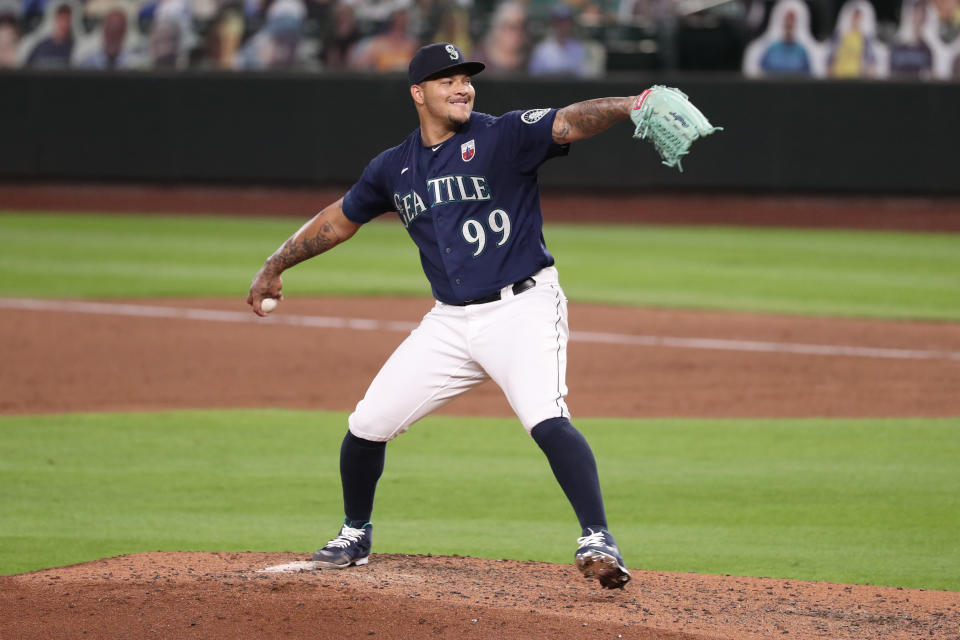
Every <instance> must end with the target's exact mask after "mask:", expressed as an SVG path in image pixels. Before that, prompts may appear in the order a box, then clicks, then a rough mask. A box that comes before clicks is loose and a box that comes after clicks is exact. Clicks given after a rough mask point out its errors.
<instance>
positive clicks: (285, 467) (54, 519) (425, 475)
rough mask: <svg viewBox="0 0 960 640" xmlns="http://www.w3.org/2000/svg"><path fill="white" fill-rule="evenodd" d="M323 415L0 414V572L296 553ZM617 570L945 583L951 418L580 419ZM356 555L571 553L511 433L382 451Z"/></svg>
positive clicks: (325, 508) (531, 449)
mask: <svg viewBox="0 0 960 640" xmlns="http://www.w3.org/2000/svg"><path fill="white" fill-rule="evenodd" d="M345 421H346V416H345V414H342V413H321V412H316V413H313V412H295V411H281V410H271V411H191V412H170V413H159V414H103V415H99V414H84V415H58V416H31V417H3V418H0V442H2V449H0V512H2V513H3V517H2V518H0V573H3V574H10V573H16V572H22V571H27V570H31V569H36V568H41V567H49V566H57V565H63V564H67V563H72V562H81V561H86V560H91V559H95V558H100V557H104V556H112V555H116V554H121V553H131V552H139V551H152V550H200V551H203V550H208V551H212V550H217V551H242V550H255V551H283V550H289V551H297V552H309V551H312V550H313V549H315V548H316V546H317V545H318V543H322V542H324V541H326V539H328V538H329V537H331V535H332V534H333V533H334V532H335V530H336V528H337V527H338V522H339V519H340V518H341V517H342V516H341V511H340V490H339V479H338V471H337V460H338V450H339V443H340V440H341V438H342V436H343V433H344V431H345ZM578 426H579V427H580V428H581V430H582V431H584V432H585V434H586V435H587V437H588V438H589V439H590V441H591V444H592V446H593V448H594V450H595V452H596V453H597V457H598V460H599V463H600V470H601V477H602V481H603V484H604V488H605V493H606V498H607V509H608V513H609V516H610V519H611V526H612V528H613V531H614V532H615V534H616V535H617V537H618V541H619V542H620V543H621V546H622V548H623V549H624V552H625V555H626V559H627V562H628V564H629V566H631V567H639V568H644V569H656V570H669V571H695V572H702V573H719V574H734V575H754V576H774V577H789V578H793V579H810V580H829V581H835V582H853V583H865V582H869V583H871V584H886V585H895V586H903V587H922V588H927V589H947V590H955V591H956V590H960V545H957V531H960V466H958V465H957V464H956V461H957V460H958V459H960V419H937V420H917V419H910V420H903V419H897V420H893V419H888V420H816V419H805V420H778V421H772V420H616V419H594V420H581V421H579V422H578ZM377 497H378V503H377V510H376V514H375V523H376V538H375V540H376V546H375V551H377V552H381V553H386V552H403V553H434V554H461V555H473V556H479V557H489V558H516V559H533V560H541V561H549V562H569V561H570V560H571V556H572V552H573V547H574V537H575V536H576V534H577V533H578V532H577V528H576V525H575V519H574V517H573V513H572V511H571V509H570V507H569V505H568V504H567V502H566V500H565V499H564V498H563V496H562V494H561V492H560V490H559V488H558V487H557V485H556V483H555V482H554V480H553V477H552V475H551V473H550V470H549V467H548V465H547V464H546V461H545V460H544V458H543V455H542V453H541V452H540V451H539V449H538V448H537V447H536V446H535V444H534V443H533V442H532V440H530V439H529V437H528V436H527V435H526V434H525V433H524V432H523V430H522V428H521V427H520V426H519V424H517V423H516V421H515V420H509V419H479V418H450V417H442V416H435V417H431V418H428V419H426V420H424V421H423V422H422V423H419V424H418V425H416V426H415V427H414V428H413V429H412V430H411V432H410V433H409V434H406V435H404V436H402V437H400V438H399V439H398V440H396V441H395V442H393V443H391V444H390V445H389V448H388V455H387V471H386V473H385V475H384V478H383V480H382V482H381V485H380V489H379V491H378V496H377Z"/></svg>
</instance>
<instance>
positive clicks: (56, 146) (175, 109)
mask: <svg viewBox="0 0 960 640" xmlns="http://www.w3.org/2000/svg"><path fill="white" fill-rule="evenodd" d="M658 80H659V81H660V82H666V83H668V84H672V85H676V86H679V87H680V88H682V89H683V90H685V91H686V92H687V93H688V94H689V95H690V96H691V97H692V98H693V99H694V101H695V102H696V104H698V105H699V106H701V108H702V109H703V111H704V112H705V113H706V114H707V115H708V116H709V117H710V119H711V120H712V121H713V122H714V124H719V125H722V126H724V127H726V131H725V132H723V133H721V134H718V135H715V136H713V137H711V138H707V139H705V140H703V141H701V142H698V143H697V144H696V145H695V146H694V153H693V155H692V156H691V157H690V158H689V159H688V160H687V161H686V163H685V165H686V170H685V173H684V174H683V175H682V176H681V175H679V174H677V173H676V172H675V171H673V170H668V169H666V168H665V167H661V166H659V164H658V161H657V159H656V156H655V154H654V152H653V150H652V148H651V147H649V146H648V145H639V144H638V143H636V142H635V141H633V140H632V139H631V137H630V127H629V126H628V125H627V124H621V125H618V126H617V127H615V128H614V130H613V131H612V132H610V133H607V134H605V135H602V136H599V137H597V138H595V139H592V140H588V141H585V142H581V143H578V144H576V145H574V149H573V152H572V154H571V157H570V158H568V159H565V160H558V161H553V162H551V163H548V165H546V166H545V167H544V169H543V171H542V173H541V176H542V180H543V182H544V183H545V184H553V185H565V186H571V187H618V188H622V187H626V188H628V189H629V188H649V187H656V188H667V189H669V188H671V187H674V186H677V187H679V186H682V187H684V188H702V189H730V190H751V189H764V190H766V189H774V190H791V191H841V192H842V191H846V192H877V193H960V161H958V158H960V83H895V82H882V83H880V82H877V83H861V82H845V83H831V82H824V81H801V82H757V81H746V80H743V79H740V78H738V77H730V78H718V77H676V78H659V79H658ZM652 82H653V79H651V78H647V79H639V80H633V81H630V82H624V81H611V80H608V81H598V82H580V81H531V80H503V79H495V78H492V77H487V78H484V77H483V76H479V77H478V78H477V83H476V84H477V89H478V99H477V105H476V108H477V110H480V111H486V112H488V113H494V114H497V113H502V112H504V111H508V110H510V109H515V108H534V107H543V106H563V105H566V104H569V103H571V102H574V101H578V100H584V99H587V98H591V97H600V96H606V95H631V94H635V93H638V92H639V91H640V90H642V89H643V88H645V87H646V86H648V85H649V84H651V83H652ZM0 122H2V136H0V179H3V180H8V181H9V180H22V179H37V180H62V179H69V180H77V179H80V180H85V179H90V180H97V181H114V180H116V181H155V182H174V181H175V182H216V183H250V182H253V183H259V184H271V183H275V184H280V183H282V184H320V183H328V182H336V183H350V182H352V181H353V180H354V179H355V178H356V176H357V175H358V174H359V172H360V171H361V170H362V168H363V166H364V165H365V164H366V162H367V161H368V160H369V159H370V158H371V157H372V156H373V155H375V154H376V153H378V152H379V151H381V150H382V149H384V148H386V147H388V146H392V145H394V144H397V143H399V142H400V141H401V140H402V139H403V138H404V136H405V135H406V134H407V133H408V132H409V131H410V130H411V129H412V128H414V127H415V126H416V119H415V114H414V111H413V108H412V107H411V105H410V101H409V97H408V96H407V88H406V83H405V82H404V79H403V78H401V77H382V76H352V75H319V76H318V75H251V74H243V75H239V74H217V75H199V74H176V75H157V74H100V73H85V74H76V73H62V74H61V73H42V74H41V73H27V72H10V73H4V74H0Z"/></svg>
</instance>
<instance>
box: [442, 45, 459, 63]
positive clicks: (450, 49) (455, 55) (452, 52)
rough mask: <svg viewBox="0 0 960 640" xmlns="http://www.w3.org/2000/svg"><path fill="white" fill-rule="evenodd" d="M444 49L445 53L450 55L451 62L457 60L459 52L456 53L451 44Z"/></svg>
mask: <svg viewBox="0 0 960 640" xmlns="http://www.w3.org/2000/svg"><path fill="white" fill-rule="evenodd" d="M444 49H446V50H447V53H449V54H450V59H451V60H458V59H459V58H460V52H459V51H457V48H456V47H455V46H453V45H452V44H448V45H447V46H445V47H444Z"/></svg>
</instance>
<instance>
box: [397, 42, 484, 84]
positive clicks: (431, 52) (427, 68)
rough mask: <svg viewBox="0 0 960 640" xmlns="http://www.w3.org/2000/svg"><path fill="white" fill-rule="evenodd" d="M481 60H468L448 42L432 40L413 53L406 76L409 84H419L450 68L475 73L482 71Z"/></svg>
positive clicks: (455, 46) (457, 48) (458, 48)
mask: <svg viewBox="0 0 960 640" xmlns="http://www.w3.org/2000/svg"><path fill="white" fill-rule="evenodd" d="M484 66H485V65H484V64H483V63H482V62H468V61H467V58H466V56H464V55H463V51H461V50H460V47H458V46H457V45H455V44H450V43H449V42H434V43H433V44H428V45H427V46H425V47H420V49H419V50H418V51H417V52H416V53H415V54H414V55H413V59H412V60H411V61H410V68H409V69H408V70H407V78H408V79H409V80H410V84H411V85H414V84H420V83H421V82H423V81H424V80H426V79H427V78H429V77H430V76H432V75H435V74H438V73H440V72H441V71H450V70H451V69H463V72H464V73H466V74H467V75H471V76H472V75H475V74H478V73H480V72H481V71H483V68H484Z"/></svg>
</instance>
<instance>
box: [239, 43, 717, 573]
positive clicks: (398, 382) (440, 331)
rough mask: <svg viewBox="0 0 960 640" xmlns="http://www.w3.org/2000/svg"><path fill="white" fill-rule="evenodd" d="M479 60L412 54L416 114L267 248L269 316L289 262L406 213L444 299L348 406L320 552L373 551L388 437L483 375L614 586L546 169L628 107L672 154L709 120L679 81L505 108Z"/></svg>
mask: <svg viewBox="0 0 960 640" xmlns="http://www.w3.org/2000/svg"><path fill="white" fill-rule="evenodd" d="M483 68H484V65H483V64H482V63H479V62H470V61H467V60H466V59H465V58H464V55H463V52H462V51H461V50H460V49H459V48H457V47H456V46H455V45H453V44H449V43H442V42H441V43H435V44H431V45H428V46H425V47H423V48H421V49H420V50H419V51H418V52H417V53H416V55H414V57H413V59H412V60H411V62H410V66H409V73H408V76H409V83H410V97H411V98H412V100H413V104H414V107H415V108H416V110H417V115H418V116H419V120H420V126H419V128H418V129H416V130H415V131H413V132H412V133H411V134H410V135H409V136H407V138H406V140H404V141H403V142H402V143H401V144H399V145H397V146H395V147H393V148H391V149H387V150H386V151H384V152H383V153H381V154H380V155H378V156H377V157H375V158H374V159H373V160H372V161H371V162H370V163H369V164H368V165H367V167H366V169H365V170H364V171H363V174H362V175H361V176H360V179H359V180H358V181H357V182H356V184H354V185H353V186H352V187H351V188H350V190H349V191H347V193H346V195H344V196H343V197H342V198H341V199H340V200H337V201H336V202H334V203H333V204H331V205H329V206H328V207H326V208H325V209H323V210H322V211H321V212H320V213H318V214H317V215H316V216H315V217H314V218H313V219H312V220H310V221H309V222H307V223H306V224H305V225H304V226H303V227H302V228H301V229H300V230H299V231H297V232H296V233H295V234H294V235H293V236H292V237H291V238H290V239H288V240H287V241H286V242H285V243H284V244H283V246H281V247H280V248H279V249H278V250H277V251H276V252H275V253H274V254H273V255H271V256H270V257H269V258H268V259H267V261H266V263H265V264H264V265H263V268H262V269H260V271H259V273H257V275H256V277H255V278H254V280H253V283H252V285H251V287H250V294H249V296H248V297H247V303H248V304H250V305H251V306H252V307H253V311H254V313H256V314H258V315H260V316H263V315H265V313H266V311H265V310H264V307H263V302H264V300H265V299H270V300H271V302H270V304H271V305H272V304H273V302H272V301H273V300H276V299H282V294H281V287H282V280H281V274H282V273H283V272H284V271H285V270H286V269H289V268H290V267H292V266H294V265H296V264H298V263H300V262H302V261H304V260H307V259H309V258H312V257H314V256H316V255H319V254H321V253H324V252H326V251H328V250H330V249H332V248H333V247H335V246H336V245H338V244H340V243H341V242H344V241H346V240H349V239H350V238H351V237H352V236H353V235H354V233H356V231H357V229H359V228H360V226H361V225H363V224H364V223H366V222H369V221H370V220H372V219H374V218H376V217H378V216H380V215H382V214H384V213H387V212H390V213H392V214H394V215H397V216H398V217H399V219H400V222H401V223H402V224H403V226H404V227H405V228H406V230H407V232H408V233H409V234H410V238H411V239H412V240H413V242H414V243H415V244H416V245H417V248H418V249H419V251H420V260H421V263H422V265H423V271H424V273H425V274H426V276H427V279H428V280H429V281H430V285H431V287H432V291H433V296H434V298H436V303H435V304H434V306H433V308H432V309H431V310H430V311H429V313H427V314H426V315H425V316H424V318H423V320H422V321H421V323H420V325H419V326H418V327H417V328H416V329H415V330H414V331H413V332H412V333H411V334H410V335H409V336H408V337H407V338H406V339H405V340H404V341H403V342H402V343H401V344H400V346H399V347H397V350H396V351H395V352H394V353H393V355H391V356H390V358H389V359H388V360H387V362H386V363H385V364H384V365H383V368H382V369H381V370H380V372H379V373H378V374H377V375H376V377H375V378H374V380H373V382H372V383H371V384H370V387H369V389H367V392H366V394H365V395H364V397H363V399H362V400H360V402H359V403H358V404H357V406H356V409H355V410H354V412H353V413H352V414H351V415H350V418H349V428H348V430H347V434H346V436H345V437H344V439H343V443H342V445H341V449H340V475H341V482H342V487H343V502H344V511H345V516H346V517H345V520H344V523H343V525H342V527H341V529H340V532H339V534H338V535H337V536H336V537H335V538H334V539H332V540H330V542H328V543H327V544H326V545H325V546H324V547H323V548H321V549H320V550H318V551H317V552H316V553H315V554H314V555H313V560H314V561H315V562H317V563H318V566H322V567H336V568H345V567H350V566H354V565H363V564H366V563H367V561H368V558H369V555H370V548H371V544H372V535H373V525H372V524H371V518H372V513H373V503H374V494H375V492H376V487H377V482H378V480H379V479H380V476H381V474H382V472H383V468H384V460H385V452H386V444H387V443H388V442H389V441H390V440H393V439H394V438H396V437H397V436H398V435H400V434H401V433H403V432H404V431H406V430H407V429H408V428H409V427H410V425H412V424H414V423H415V422H417V421H418V420H419V419H420V418H422V417H424V416H426V415H427V414H429V413H431V412H432V411H434V410H435V409H437V408H438V407H441V406H443V405H444V404H446V403H447V402H449V401H450V400H451V399H453V398H454V397H456V396H457V395H459V394H461V393H464V392H465V391H468V390H470V389H472V388H473V387H475V386H477V385H479V384H480V383H482V382H484V381H485V380H488V379H493V381H494V382H496V383H497V384H498V385H499V386H500V388H501V389H502V390H503V392H504V394H505V395H506V397H507V400H508V401H509V402H510V406H511V407H512V408H513V409H514V411H515V412H516V414H517V417H518V418H519V419H520V422H521V424H522V425H523V427H524V429H526V431H527V432H528V433H529V434H530V435H531V436H532V437H533V440H534V441H535V442H536V443H537V445H539V447H540V448H541V449H542V450H543V452H544V454H545V455H546V458H547V460H548V462H549V464H550V467H551V469H552V470H553V473H554V475H555V477H556V479H557V482H558V483H559V484H560V487H561V488H562V489H563V491H564V493H565V494H566V496H567V498H568V499H569V501H570V504H571V505H572V506H573V510H574V512H575V514H576V516H577V519H578V520H579V523H580V528H581V535H580V537H578V538H577V544H578V547H577V550H576V554H575V562H576V565H577V567H578V568H579V570H580V571H581V573H582V574H583V575H584V576H585V577H586V578H594V577H595V578H597V579H598V581H599V583H600V584H601V585H602V586H603V587H605V588H609V589H614V588H623V586H624V585H625V584H626V583H627V582H628V581H629V580H630V573H629V571H627V567H626V565H625V564H624V561H623V558H622V556H621V554H620V550H619V549H618V547H617V544H616V542H615V541H614V538H613V536H612V535H611V534H610V532H609V530H608V527H607V516H606V513H605V511H604V505H603V498H602V495H601V491H600V481H599V477H598V474H597V465H596V461H595V459H594V456H593V453H592V451H591V449H590V446H589V445H588V444H587V441H586V439H585V438H584V437H583V435H582V434H581V433H580V432H579V431H578V430H577V429H576V428H575V427H574V426H573V424H572V423H571V421H570V411H569V410H568V408H567V405H566V402H565V400H564V399H565V397H566V395H567V385H566V379H565V378H566V367H567V340H568V337H569V330H568V328H567V299H566V297H565V295H564V292H563V289H562V288H561V286H560V283H559V279H558V275H557V269H556V268H555V267H554V259H553V256H552V255H550V253H549V251H547V247H546V245H545V243H544V239H543V234H542V225H543V217H542V213H541V211H540V192H539V186H538V183H537V170H538V168H539V167H540V165H541V164H543V163H544V162H546V161H547V160H549V159H551V158H555V157H561V156H565V155H566V154H567V152H568V150H569V147H570V143H572V142H576V141H577V140H583V139H585V138H589V137H591V136H594V135H596V134H598V133H600V132H601V131H604V130H605V129H607V128H609V127H610V126H611V125H613V124H615V123H617V122H620V121H622V120H626V119H627V118H631V119H632V120H633V122H634V124H635V125H636V127H635V132H634V135H635V137H637V138H641V139H649V140H651V141H652V142H653V144H654V146H655V147H656V149H657V151H658V152H659V153H660V155H661V157H662V158H663V160H664V163H665V164H668V165H669V166H676V167H678V168H679V162H680V158H681V157H682V156H683V155H684V154H685V153H686V152H687V151H688V150H689V147H690V144H691V143H692V142H693V141H694V140H696V139H697V138H698V137H700V136H703V135H707V134H709V133H711V132H712V131H714V130H715V129H714V127H711V126H710V123H709V122H707V120H706V118H704V117H703V114H701V113H700V112H699V111H698V110H697V109H696V107H694V106H693V105H692V104H690V102H689V101H688V100H687V99H686V96H684V95H683V94H682V93H680V92H679V91H677V90H675V89H668V88H665V87H653V88H651V89H648V90H647V91H645V92H643V93H642V94H641V95H639V96H633V97H621V98H600V99H597V100H588V101H585V102H579V103H576V104H572V105H569V106H567V107H564V108H562V109H527V110H519V111H512V112H510V113H507V114H504V115H502V116H491V115H487V114H485V113H479V112H474V110H473V104H474V99H475V97H476V89H475V88H474V86H473V82H472V77H473V76H474V75H476V74H478V73H480V72H481V71H482V70H483Z"/></svg>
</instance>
